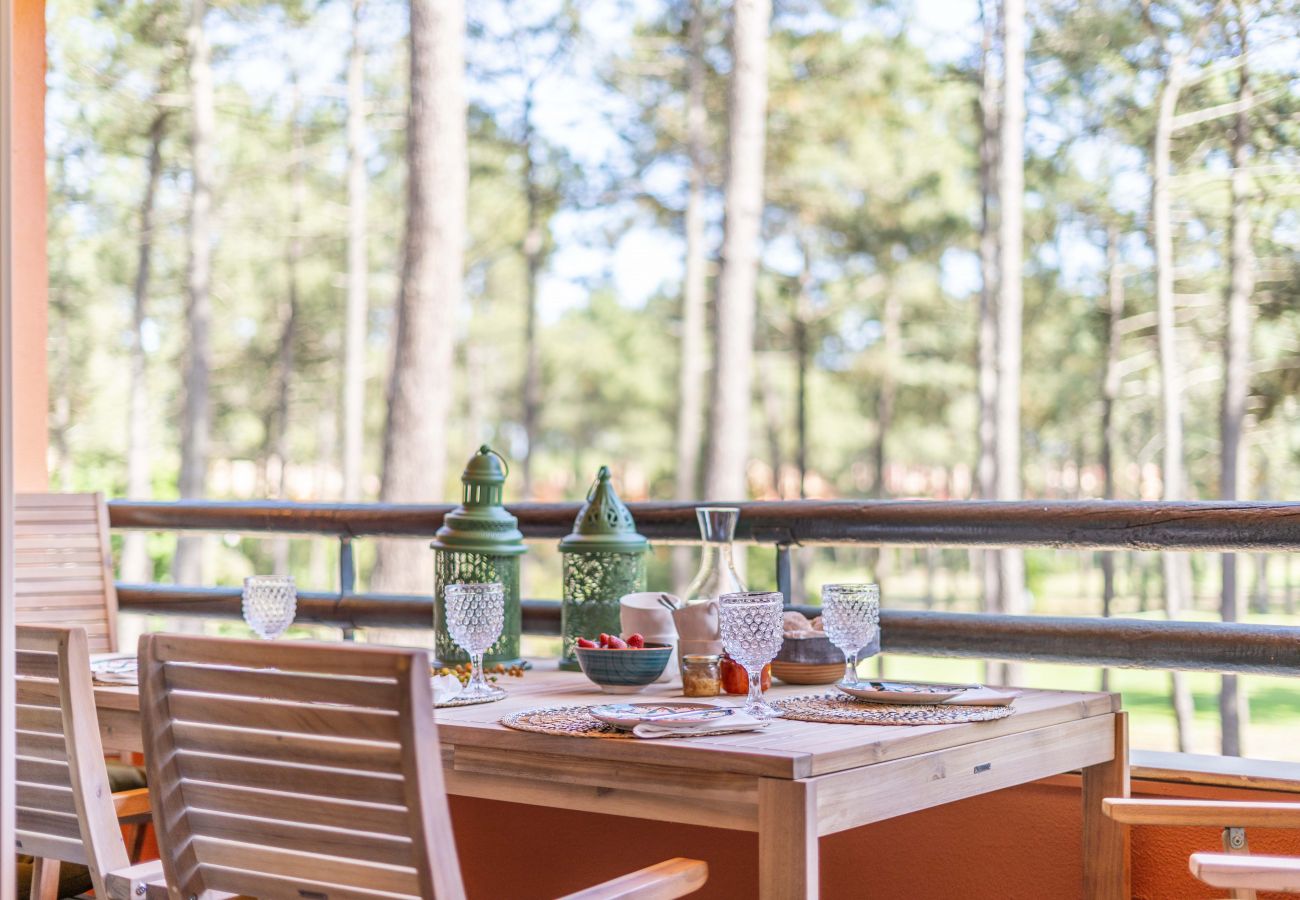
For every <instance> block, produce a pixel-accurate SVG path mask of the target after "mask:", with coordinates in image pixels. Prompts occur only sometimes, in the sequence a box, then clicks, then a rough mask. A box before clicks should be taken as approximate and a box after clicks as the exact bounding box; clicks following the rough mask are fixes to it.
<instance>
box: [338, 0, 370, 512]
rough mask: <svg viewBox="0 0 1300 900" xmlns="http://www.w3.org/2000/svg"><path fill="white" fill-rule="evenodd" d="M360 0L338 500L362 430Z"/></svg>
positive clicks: (352, 86)
mask: <svg viewBox="0 0 1300 900" xmlns="http://www.w3.org/2000/svg"><path fill="white" fill-rule="evenodd" d="M364 6H365V0H352V46H351V49H350V50H349V52H348V85H347V104H348V118H347V140H348V248H347V255H348V274H347V309H346V311H345V313H344V323H343V499H344V500H345V501H347V502H349V503H355V502H357V501H358V500H360V499H361V476H362V465H363V453H364V448H365V429H366V412H365V400H366V337H367V335H368V331H369V329H368V328H367V321H368V314H367V307H368V305H369V297H368V291H367V286H366V285H367V282H368V280H369V257H368V255H367V253H366V205H367V200H368V197H367V194H368V187H369V186H368V182H367V179H366V149H365V146H366V54H365V47H364V46H363V44H362V43H361V14H362V11H363V9H364Z"/></svg>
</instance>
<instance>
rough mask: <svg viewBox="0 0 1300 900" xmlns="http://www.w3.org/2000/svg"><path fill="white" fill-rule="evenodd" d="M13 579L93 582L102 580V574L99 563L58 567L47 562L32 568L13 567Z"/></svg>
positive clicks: (70, 564)
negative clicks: (96, 579)
mask: <svg viewBox="0 0 1300 900" xmlns="http://www.w3.org/2000/svg"><path fill="white" fill-rule="evenodd" d="M14 577H15V578H21V579H22V580H24V581H64V580H67V581H76V580H85V581H93V580H94V579H95V578H96V577H98V578H101V579H102V578H103V577H104V572H103V569H101V568H100V564H99V563H67V564H66V565H60V564H58V563H54V562H53V561H49V560H47V561H46V562H45V563H44V564H40V565H34V566H15V567H14Z"/></svg>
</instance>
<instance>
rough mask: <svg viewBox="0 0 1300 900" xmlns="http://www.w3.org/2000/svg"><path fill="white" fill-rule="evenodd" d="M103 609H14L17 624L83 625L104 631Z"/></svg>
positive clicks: (68, 607) (93, 607)
mask: <svg viewBox="0 0 1300 900" xmlns="http://www.w3.org/2000/svg"><path fill="white" fill-rule="evenodd" d="M103 618H104V610H103V609H101V608H100V607H98V606H45V605H40V606H24V607H22V608H21V609H17V610H15V611H14V621H15V622H17V623H18V624H19V625H84V626H86V630H87V631H88V632H89V631H90V630H92V629H93V630H95V631H97V632H102V631H104V630H105V629H104V627H103Z"/></svg>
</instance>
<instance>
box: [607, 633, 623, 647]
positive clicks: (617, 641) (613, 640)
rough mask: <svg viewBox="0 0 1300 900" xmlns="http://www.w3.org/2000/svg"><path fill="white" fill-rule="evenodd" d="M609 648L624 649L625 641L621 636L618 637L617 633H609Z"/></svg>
mask: <svg viewBox="0 0 1300 900" xmlns="http://www.w3.org/2000/svg"><path fill="white" fill-rule="evenodd" d="M609 649H611V650H626V649H627V641H625V640H623V639H622V638H621V637H618V636H617V635H610V637H609Z"/></svg>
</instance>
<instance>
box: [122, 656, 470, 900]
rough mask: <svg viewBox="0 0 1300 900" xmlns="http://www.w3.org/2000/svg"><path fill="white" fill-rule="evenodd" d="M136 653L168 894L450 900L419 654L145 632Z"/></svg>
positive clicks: (454, 867)
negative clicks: (391, 897)
mask: <svg viewBox="0 0 1300 900" xmlns="http://www.w3.org/2000/svg"><path fill="white" fill-rule="evenodd" d="M139 658H140V705H141V716H142V725H143V731H144V741H145V757H146V760H147V764H148V768H149V784H150V790H151V792H152V794H153V796H154V798H155V799H154V804H153V810H154V812H153V815H154V826H155V830H156V831H157V834H158V843H159V850H160V853H161V856H162V862H163V871H164V874H165V876H166V881H167V884H168V886H169V888H170V889H171V890H172V892H173V894H172V895H173V896H177V895H179V896H181V897H204V896H205V895H206V892H230V893H234V894H248V895H253V896H262V897H285V896H289V897H303V898H308V900H314V898H321V900H325V898H328V900H339V898H344V897H349V898H353V897H355V898H363V897H378V896H386V897H388V896H393V895H398V896H411V897H421V898H426V900H427V898H435V897H436V898H438V900H445V898H461V897H463V896H464V888H463V886H462V883H461V876H460V867H459V863H458V860H457V858H456V848H455V844H454V842H453V838H452V829H451V817H450V813H449V811H448V807H447V798H446V794H445V793H444V788H443V779H442V759H441V755H440V753H439V749H438V738H437V733H436V731H435V729H434V722H433V697H432V691H431V689H430V685H429V660H428V655H427V654H426V653H425V652H424V651H422V650H403V649H393V648H381V647H368V646H355V645H354V646H340V645H338V644H309V643H304V642H297V641H295V642H282V643H273V642H269V641H246V640H233V639H226V638H207V637H190V636H182V635H173V634H148V635H144V636H143V637H141V638H140V653H139Z"/></svg>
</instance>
